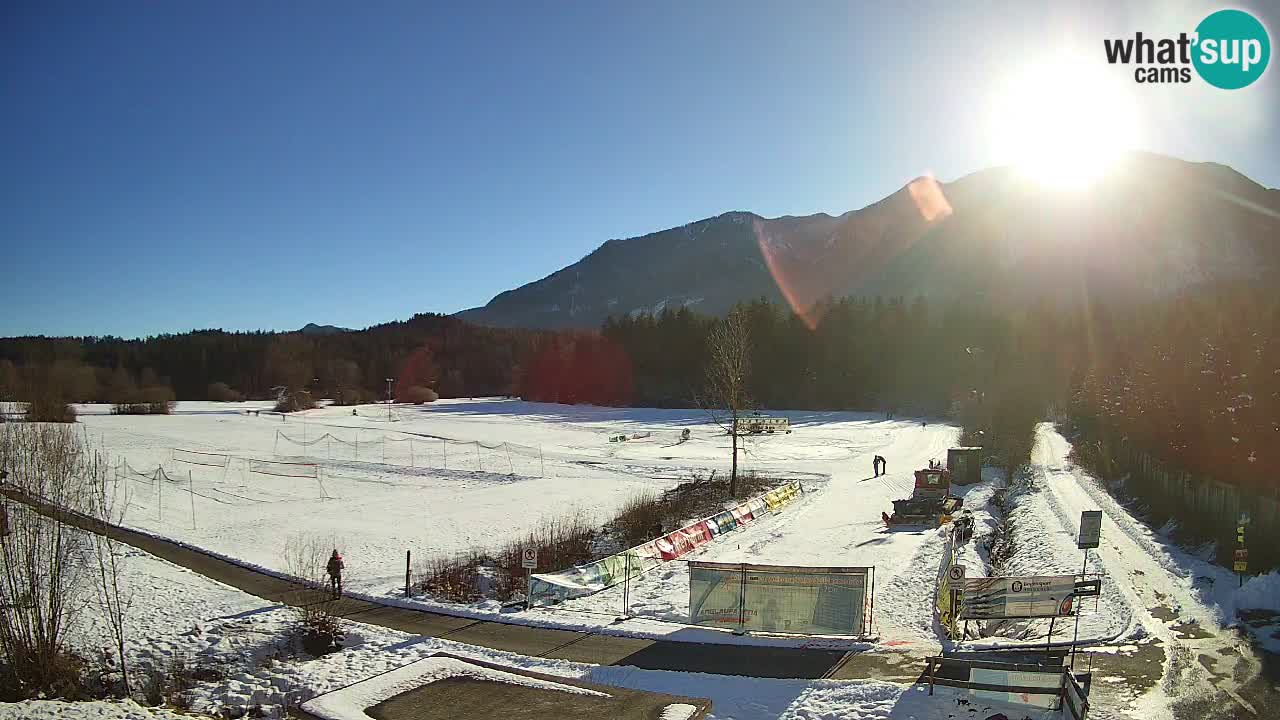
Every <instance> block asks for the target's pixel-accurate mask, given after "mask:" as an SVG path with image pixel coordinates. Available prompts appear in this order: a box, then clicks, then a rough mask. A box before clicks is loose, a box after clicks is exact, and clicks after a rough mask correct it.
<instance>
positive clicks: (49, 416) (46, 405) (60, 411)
mask: <svg viewBox="0 0 1280 720" xmlns="http://www.w3.org/2000/svg"><path fill="white" fill-rule="evenodd" d="M26 418H27V421H28V422H51V423H73V422H75V421H76V409H75V408H73V407H71V406H70V405H68V404H67V403H65V402H63V401H62V399H61V398H59V397H57V396H56V394H55V396H54V397H41V398H37V399H34V400H30V401H28V402H27V412H26Z"/></svg>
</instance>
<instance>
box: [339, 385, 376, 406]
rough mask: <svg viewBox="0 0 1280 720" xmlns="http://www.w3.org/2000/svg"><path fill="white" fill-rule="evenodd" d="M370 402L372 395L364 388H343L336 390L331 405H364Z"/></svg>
mask: <svg viewBox="0 0 1280 720" xmlns="http://www.w3.org/2000/svg"><path fill="white" fill-rule="evenodd" d="M372 400H373V395H372V394H371V393H370V392H368V391H367V390H365V389H364V388H359V387H343V388H338V391H337V392H336V393H334V398H333V404H334V405H364V404H365V403H368V402H372Z"/></svg>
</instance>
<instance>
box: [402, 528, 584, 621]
mask: <svg viewBox="0 0 1280 720" xmlns="http://www.w3.org/2000/svg"><path fill="white" fill-rule="evenodd" d="M598 534H599V533H598V528H597V526H596V524H595V522H594V521H593V520H592V519H591V518H590V517H589V516H588V515H587V514H586V513H585V512H583V511H581V510H574V511H571V512H569V513H568V514H566V515H563V516H561V517H558V518H551V519H549V520H544V521H543V522H542V523H541V524H540V525H539V526H538V527H537V528H536V529H535V530H533V531H532V532H530V533H529V534H528V535H527V536H526V537H525V538H523V539H520V540H512V541H510V542H508V543H506V544H505V545H503V546H502V547H501V548H499V549H497V550H496V551H494V552H493V553H492V554H489V553H486V552H483V551H480V550H472V551H471V552H469V553H464V554H462V555H454V556H450V557H434V558H430V559H429V560H428V561H427V563H426V565H425V567H420V568H419V573H421V574H422V575H423V576H424V577H423V580H422V582H421V583H420V584H419V586H420V587H421V588H423V589H425V590H427V591H428V592H431V593H432V594H434V595H436V596H437V597H440V598H444V599H447V600H452V601H454V602H474V601H475V600H479V599H480V598H481V597H496V598H497V599H499V600H510V599H512V598H515V597H518V596H521V595H523V594H524V592H525V589H526V588H525V570H524V568H523V567H522V566H521V564H520V553H521V551H522V550H524V549H525V548H529V547H532V548H535V549H537V551H538V569H539V570H541V571H544V572H555V571H557V570H564V569H565V568H568V567H572V566H574V565H578V564H581V563H585V562H590V561H591V560H593V559H595V554H594V547H595V541H596V537H597V535H598Z"/></svg>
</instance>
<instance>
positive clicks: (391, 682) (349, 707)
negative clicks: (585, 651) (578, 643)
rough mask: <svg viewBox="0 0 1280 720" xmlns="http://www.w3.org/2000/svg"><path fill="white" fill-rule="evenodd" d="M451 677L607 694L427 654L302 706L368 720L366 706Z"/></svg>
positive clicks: (325, 719)
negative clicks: (412, 661)
mask: <svg viewBox="0 0 1280 720" xmlns="http://www.w3.org/2000/svg"><path fill="white" fill-rule="evenodd" d="M451 677H467V678H473V679H476V680H486V681H489V682H502V683H508V684H511V685H522V686H524V687H528V688H533V689H535V690H554V691H557V692H564V693H570V694H573V695H591V696H594V697H609V695H607V694H605V693H602V692H598V691H596V690H590V689H587V688H580V687H577V686H576V685H563V684H561V683H555V682H550V681H548V680H541V679H538V678H531V677H527V676H524V675H519V674H517V673H509V672H503V671H501V670H495V669H493V668H487V667H482V666H479V665H473V664H471V663H468V662H464V661H462V660H458V659H456V658H450V657H429V658H426V659H423V660H419V661H417V662H414V663H411V664H409V665H405V666H404V667H399V668H396V669H395V670H392V671H390V672H385V673H382V674H381V675H375V676H374V677H371V678H369V679H368V680H362V681H360V682H358V683H355V684H354V685H350V686H348V687H345V688H342V689H341V690H335V691H333V692H330V693H326V694H324V695H321V696H320V697H317V698H314V699H312V700H310V701H308V702H306V703H303V705H302V709H303V710H304V711H306V712H309V713H311V714H312V715H315V716H316V717H318V718H321V719H322V720H371V718H370V717H369V716H368V715H366V714H365V712H364V711H365V709H366V708H370V707H373V706H374V705H377V704H378V703H380V702H383V701H385V700H390V699H391V698H393V697H395V696H397V695H400V694H401V693H405V692H408V691H410V690H413V689H415V688H419V687H422V686H423V685H426V684H428V683H433V682H436V681H437V680H443V679H445V678H451Z"/></svg>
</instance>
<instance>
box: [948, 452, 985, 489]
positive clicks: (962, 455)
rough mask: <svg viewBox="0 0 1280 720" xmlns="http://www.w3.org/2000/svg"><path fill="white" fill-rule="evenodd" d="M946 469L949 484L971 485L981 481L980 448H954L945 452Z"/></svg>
mask: <svg viewBox="0 0 1280 720" xmlns="http://www.w3.org/2000/svg"><path fill="white" fill-rule="evenodd" d="M947 469H948V470H950V471H951V482H953V483H955V484H957V485H972V484H974V483H976V482H980V481H981V480H982V448H981V447H954V448H949V449H948V450H947Z"/></svg>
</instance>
